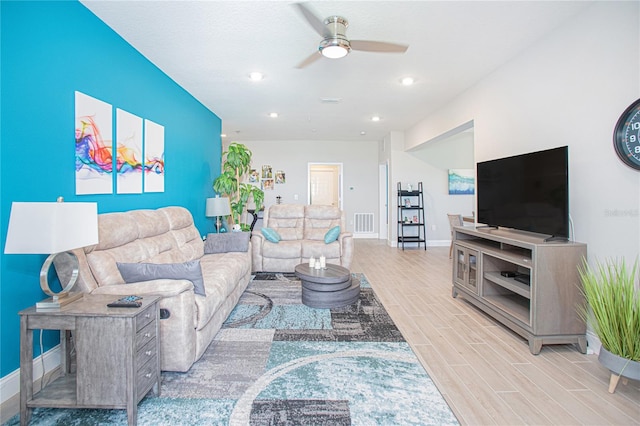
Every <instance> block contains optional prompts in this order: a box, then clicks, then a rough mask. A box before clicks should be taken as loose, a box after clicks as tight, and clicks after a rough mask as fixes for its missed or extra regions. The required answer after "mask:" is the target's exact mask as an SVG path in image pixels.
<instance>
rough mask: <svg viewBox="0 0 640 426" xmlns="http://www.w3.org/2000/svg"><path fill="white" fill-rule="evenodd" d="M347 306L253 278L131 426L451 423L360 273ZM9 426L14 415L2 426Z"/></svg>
mask: <svg viewBox="0 0 640 426" xmlns="http://www.w3.org/2000/svg"><path fill="white" fill-rule="evenodd" d="M353 275H354V277H356V278H358V279H359V280H360V283H361V292H360V298H359V300H358V302H357V303H355V304H353V305H349V306H346V307H343V308H332V309H314V308H309V307H307V306H304V305H302V304H301V303H300V300H301V286H300V280H299V279H297V278H296V277H295V276H294V275H292V274H258V275H256V276H255V277H254V279H253V280H252V281H251V282H250V283H249V286H248V288H247V290H246V291H245V292H244V294H243V295H242V297H241V299H240V302H239V303H238V305H237V306H236V308H235V309H234V311H233V312H232V313H231V315H230V316H229V318H228V319H227V321H226V322H225V324H224V325H223V328H222V330H221V331H220V332H219V333H218V335H217V336H216V338H215V340H214V342H213V343H212V344H211V345H210V346H209V348H208V349H207V351H206V352H205V354H204V355H203V356H202V358H201V359H200V360H199V361H198V362H196V363H195V364H194V365H193V366H192V367H191V369H190V370H189V371H188V372H187V373H173V372H163V373H162V394H161V396H160V397H155V396H153V395H152V394H149V395H148V396H147V397H146V398H145V399H143V400H142V401H141V403H140V405H139V407H138V424H139V425H190V426H194V425H243V426H244V425H367V426H369V425H455V424H458V422H457V420H456V418H455V416H454V415H453V413H452V412H451V410H450V408H449V407H448V405H447V404H446V402H445V400H444V399H443V397H442V395H441V394H440V392H439V391H438V389H437V388H436V387H435V385H434V384H433V382H432V381H431V379H430V378H429V376H428V374H427V373H426V372H425V370H424V368H423V367H422V366H421V365H420V363H419V361H418V360H417V358H416V356H415V354H414V353H413V352H412V350H411V348H410V347H409V345H408V344H407V342H406V341H405V340H404V338H403V337H402V334H401V333H400V331H399V330H398V328H397V327H396V326H395V324H394V323H393V321H392V320H391V318H390V317H389V315H388V314H387V312H386V311H385V309H384V307H383V306H382V304H381V303H380V302H379V301H378V299H377V298H376V296H375V294H374V292H373V289H372V288H371V287H370V285H369V283H368V282H367V279H366V278H365V276H364V275H362V274H353ZM126 423H127V419H126V412H125V411H124V410H71V409H69V410H65V409H36V410H35V411H34V415H33V417H32V423H31V424H32V425H113V424H123V425H124V424H126ZM8 424H10V425H13V424H18V417H17V416H16V417H14V418H12V419H11V421H10V422H9V423H8Z"/></svg>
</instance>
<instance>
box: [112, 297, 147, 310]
mask: <svg viewBox="0 0 640 426" xmlns="http://www.w3.org/2000/svg"><path fill="white" fill-rule="evenodd" d="M107 306H108V307H110V308H139V307H140V306H142V302H138V301H137V300H132V301H127V300H122V299H118V300H116V301H115V302H111V303H109V304H107Z"/></svg>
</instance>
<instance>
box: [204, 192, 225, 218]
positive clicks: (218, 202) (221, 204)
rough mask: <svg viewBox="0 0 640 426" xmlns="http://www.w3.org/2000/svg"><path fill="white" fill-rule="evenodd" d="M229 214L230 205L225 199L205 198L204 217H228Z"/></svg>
mask: <svg viewBox="0 0 640 426" xmlns="http://www.w3.org/2000/svg"><path fill="white" fill-rule="evenodd" d="M230 214H231V204H229V199H228V198H227V197H216V198H207V207H206V212H205V216H207V217H214V216H229V215H230Z"/></svg>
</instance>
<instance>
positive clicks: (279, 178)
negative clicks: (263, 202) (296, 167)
mask: <svg viewBox="0 0 640 426" xmlns="http://www.w3.org/2000/svg"><path fill="white" fill-rule="evenodd" d="M258 182H260V189H262V190H263V191H268V190H273V186H274V185H279V184H283V183H286V178H285V173H284V171H283V170H276V173H275V176H274V173H273V168H272V167H271V166H270V165H267V164H265V165H263V166H262V172H260V171H258V170H256V169H251V173H249V183H256V184H257V183H258Z"/></svg>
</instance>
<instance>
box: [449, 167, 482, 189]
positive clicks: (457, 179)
mask: <svg viewBox="0 0 640 426" xmlns="http://www.w3.org/2000/svg"><path fill="white" fill-rule="evenodd" d="M475 186H476V185H475V177H474V170H473V169H449V195H473V194H474V193H475Z"/></svg>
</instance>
